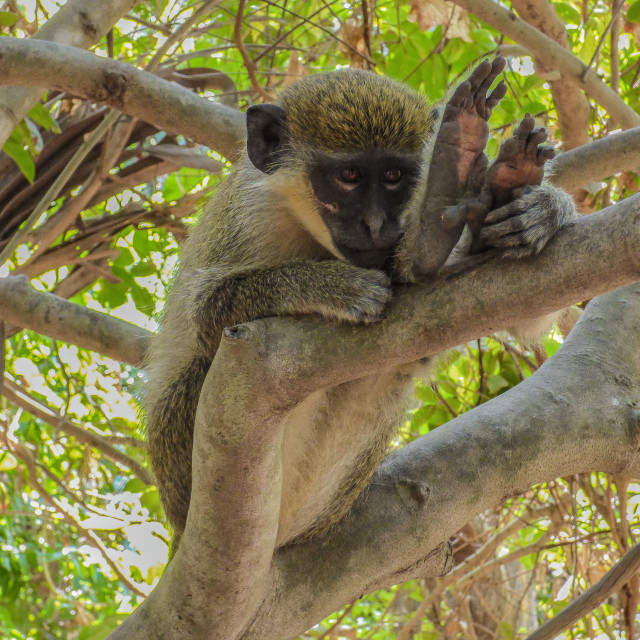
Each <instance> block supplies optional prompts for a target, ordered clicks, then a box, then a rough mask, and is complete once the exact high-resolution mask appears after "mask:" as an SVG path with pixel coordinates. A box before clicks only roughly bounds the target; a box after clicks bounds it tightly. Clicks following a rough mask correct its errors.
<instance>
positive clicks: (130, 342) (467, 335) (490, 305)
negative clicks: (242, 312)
mask: <svg viewBox="0 0 640 640" xmlns="http://www.w3.org/2000/svg"><path fill="white" fill-rule="evenodd" d="M571 153H574V152H571ZM576 153H577V151H576ZM639 229H640V195H636V196H632V197H631V198H628V199H627V200H624V201H623V202H620V203H618V204H617V205H614V206H612V207H609V208H608V209H605V210H603V211H601V212H599V213H596V214H593V215H591V216H588V217H585V218H582V219H580V220H579V221H578V222H577V223H576V224H575V225H573V226H572V227H569V228H567V229H565V230H564V231H563V232H562V233H561V234H560V235H559V237H558V239H557V240H556V241H555V242H554V243H552V245H550V246H549V247H548V248H547V249H546V250H545V251H544V252H543V253H542V255H540V256H538V257H537V258H534V259H532V260H529V261H526V262H523V263H513V262H508V261H504V262H502V261H491V262H488V263H485V264H483V265H482V266H480V267H478V268H477V269H476V270H475V271H474V272H473V273H466V274H464V275H462V276H460V277H458V278H456V279H454V280H451V281H450V282H446V283H443V282H438V283H436V284H433V285H430V286H426V287H423V288H420V289H418V288H415V287H410V288H405V289H402V290H400V291H399V292H398V296H397V297H398V299H397V301H396V303H395V305H394V308H393V310H392V312H391V315H390V316H389V318H388V320H387V321H386V322H384V323H381V324H379V325H374V326H371V327H367V328H366V330H363V331H362V332H361V334H360V335H359V336H357V338H356V339H355V340H354V337H353V335H352V331H353V329H352V328H351V327H347V326H345V325H340V324H327V323H326V322H318V321H317V320H314V319H312V318H304V319H295V320H294V319H291V320H284V319H283V320H281V322H288V323H289V325H290V328H289V331H290V334H289V335H291V336H292V338H291V339H292V340H294V341H295V340H299V339H303V336H308V338H309V339H313V340H316V341H317V340H319V343H318V344H320V345H321V346H319V347H318V348H317V349H316V352H315V355H314V358H317V359H318V362H323V363H324V364H325V366H324V367H323V368H324V369H325V372H324V374H323V375H326V376H328V378H327V380H319V381H317V382H313V381H310V384H309V389H313V388H314V387H317V388H322V387H326V386H332V385H335V384H338V383H340V382H343V381H345V380H348V379H350V378H355V377H359V376H362V375H365V374H366V373H370V372H372V371H376V370H378V369H379V367H380V363H379V358H380V357H384V354H385V353H388V354H389V358H390V359H389V362H388V366H395V365H398V364H401V363H403V362H410V361H413V360H416V359H418V358H420V357H422V356H423V355H426V354H425V353H423V349H424V345H425V344H426V345H428V346H429V348H430V349H431V351H430V353H437V352H440V351H443V350H444V349H449V348H451V347H453V346H455V345H456V344H460V343H461V342H464V341H466V340H469V339H471V338H474V337H477V336H478V335H487V334H489V333H492V332H495V331H498V330H500V329H504V328H505V327H508V326H512V325H514V324H516V323H517V322H518V321H520V320H522V319H524V318H526V317H531V316H532V315H533V314H536V313H538V314H541V313H548V312H551V311H554V310H556V309H559V308H562V307H564V306H567V305H569V304H573V303H574V302H576V301H579V300H585V299H590V298H593V297H595V296H596V295H599V294H601V293H603V292H604V291H607V290H610V289H614V288H616V287H620V286H624V285H625V284H629V283H630V282H634V281H635V280H636V279H638V278H640V233H639ZM498 283H499V284H500V287H497V286H496V285H497V284H498ZM512 301H513V303H512ZM482 315H486V316H487V317H485V318H482V317H481V316H482ZM0 320H4V321H6V322H9V323H11V324H14V325H16V326H20V327H26V328H27V329H31V330H33V331H36V332H38V333H42V334H44V335H48V336H51V337H54V338H57V339H60V340H64V341H65V342H69V343H71V344H77V345H78V346H81V347H84V348H87V349H92V350H94V351H97V352H99V353H103V354H105V355H107V356H109V357H112V358H114V359H116V360H120V361H121V362H127V363H129V364H133V365H135V366H140V364H141V362H142V360H143V358H144V353H145V350H146V347H147V344H148V340H149V339H150V335H151V334H150V333H149V332H148V331H146V330H145V329H141V328H140V327H136V326H134V325H131V324H129V323H128V322H124V321H122V320H119V319H116V318H111V317H109V316H108V315H106V314H103V313H100V312H97V311H94V310H92V309H87V308H86V307H81V306H79V305H75V304H73V303H71V302H69V301H67V300H64V299H62V298H59V297H58V296H55V295H52V294H49V293H43V292H41V291H36V290H35V289H33V288H32V287H31V285H30V284H29V282H28V280H27V279H26V278H24V277H17V276H12V277H8V278H3V279H0ZM323 336H326V338H323ZM420 336H423V338H420ZM424 336H427V337H424ZM389 338H391V340H389ZM420 340H422V342H421V341H420ZM366 343H369V344H371V345H373V344H376V345H378V346H376V347H372V348H371V350H370V353H369V355H368V356H367V357H366V359H365V360H362V354H360V353H359V349H361V347H362V344H366ZM327 344H329V345H333V346H332V347H331V348H329V349H327V347H326V345H327ZM343 348H347V349H349V348H350V349H352V353H353V356H354V357H358V358H359V360H358V362H359V364H358V365H356V364H353V363H352V364H349V363H348V361H349V358H346V357H345V358H343V352H342V349H343ZM380 348H381V349H382V352H379V351H377V349H380ZM313 363H314V360H313V359H311V361H310V364H309V365H308V366H310V367H312V368H313V369H314V370H315V369H316V368H317V367H314V364H313ZM341 363H342V364H341ZM302 373H304V372H302ZM294 374H295V372H291V375H294ZM300 393H301V395H302V396H304V394H306V393H307V388H302V387H300Z"/></svg>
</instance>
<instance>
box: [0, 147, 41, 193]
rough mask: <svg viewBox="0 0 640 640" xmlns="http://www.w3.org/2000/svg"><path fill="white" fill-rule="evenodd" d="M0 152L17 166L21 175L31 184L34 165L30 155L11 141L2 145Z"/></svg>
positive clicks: (33, 175)
mask: <svg viewBox="0 0 640 640" xmlns="http://www.w3.org/2000/svg"><path fill="white" fill-rule="evenodd" d="M2 150H3V151H4V152H5V153H6V154H7V155H8V156H9V157H10V158H11V159H12V160H13V161H14V162H15V163H16V164H17V165H18V168H19V169H20V171H22V175H23V176H24V177H25V178H26V179H27V180H28V181H29V182H30V183H33V179H34V178H35V176H36V165H35V164H34V163H33V158H32V157H31V154H30V153H29V152H28V151H26V150H25V148H24V147H23V146H22V145H21V144H19V143H17V142H13V141H12V140H11V139H9V140H7V141H6V142H5V143H4V146H3V147H2Z"/></svg>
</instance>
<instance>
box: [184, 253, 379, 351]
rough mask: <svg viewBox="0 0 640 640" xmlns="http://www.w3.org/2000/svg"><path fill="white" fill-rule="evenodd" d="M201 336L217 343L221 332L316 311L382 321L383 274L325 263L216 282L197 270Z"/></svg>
mask: <svg viewBox="0 0 640 640" xmlns="http://www.w3.org/2000/svg"><path fill="white" fill-rule="evenodd" d="M190 286H191V287H193V297H194V301H195V304H194V313H193V319H194V320H195V323H196V326H197V330H198V332H199V338H200V339H201V340H204V342H205V343H211V341H214V342H217V340H218V339H219V333H220V331H221V329H222V328H224V327H228V326H233V325H235V324H238V323H241V322H248V321H250V320H255V319H257V318H264V317H268V316H280V315H292V314H296V315H297V314H306V313H318V314H320V315H323V316H325V317H327V318H333V319H338V320H344V321H346V322H353V323H369V322H375V321H377V320H380V319H382V317H383V315H384V307H385V305H386V304H387V302H388V301H389V300H390V299H391V289H390V288H389V287H390V279H389V277H388V276H387V275H385V274H384V273H382V272H381V271H376V270H373V269H363V268H361V267H356V266H354V265H351V264H348V263H345V262H338V261H336V260H325V261H319V262H311V261H298V262H289V263H285V264H280V265H277V266H274V267H270V268H265V269H256V270H250V271H246V272H243V273H239V274H236V275H232V276H230V277H227V278H226V279H224V280H222V281H220V277H219V274H218V273H216V270H211V271H210V270H208V269H200V270H198V271H197V274H195V275H194V278H193V280H192V281H191V285H190Z"/></svg>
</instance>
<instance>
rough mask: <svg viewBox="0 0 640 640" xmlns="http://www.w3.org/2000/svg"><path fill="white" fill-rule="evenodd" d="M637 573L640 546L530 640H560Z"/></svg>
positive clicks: (639, 566) (538, 630)
mask: <svg viewBox="0 0 640 640" xmlns="http://www.w3.org/2000/svg"><path fill="white" fill-rule="evenodd" d="M638 571H640V544H638V545H636V546H635V547H633V548H632V549H631V550H630V551H628V552H627V553H626V554H625V555H624V556H623V557H622V559H621V560H620V562H618V564H616V565H615V566H614V567H613V568H612V569H609V571H607V573H605V574H604V576H603V577H602V578H600V580H598V582H596V583H595V584H594V585H593V586H591V587H590V588H589V589H587V590H586V591H585V592H584V593H582V594H581V595H580V596H578V597H577V598H576V599H575V600H574V601H573V602H572V603H571V604H570V605H569V606H567V607H565V608H564V609H563V610H562V611H561V612H560V613H559V614H558V615H557V616H556V617H555V618H553V620H549V622H546V623H545V624H543V625H542V626H541V627H538V628H537V629H536V630H535V631H534V632H533V633H532V634H531V635H530V636H529V637H528V638H527V640H552V638H555V637H557V636H558V635H559V634H560V633H562V632H563V631H565V630H567V629H569V628H570V627H572V626H573V625H574V624H575V623H576V622H578V620H580V618H583V617H584V616H586V615H587V614H588V613H590V612H591V611H593V610H594V609H595V608H596V607H598V606H599V605H600V604H602V603H603V602H604V601H605V600H606V599H607V598H608V597H609V596H610V595H611V594H612V593H615V592H616V591H618V590H619V589H620V588H621V587H622V586H623V585H624V584H626V583H627V582H629V580H630V579H631V578H632V577H633V576H635V575H636V574H637V573H638Z"/></svg>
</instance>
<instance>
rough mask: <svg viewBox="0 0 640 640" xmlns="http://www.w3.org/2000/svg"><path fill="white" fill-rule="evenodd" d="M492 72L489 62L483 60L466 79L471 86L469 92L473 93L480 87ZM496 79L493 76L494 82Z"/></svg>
mask: <svg viewBox="0 0 640 640" xmlns="http://www.w3.org/2000/svg"><path fill="white" fill-rule="evenodd" d="M492 70H493V65H492V64H491V62H489V60H483V61H482V62H481V63H480V64H479V65H478V66H477V67H476V68H475V69H474V70H473V71H472V72H471V75H470V76H469V77H468V78H467V82H468V83H469V84H470V85H471V90H472V91H473V93H475V92H476V91H477V90H478V88H479V87H480V85H481V84H482V83H483V82H484V81H485V79H486V78H487V77H488V76H489V75H490V74H491V72H492ZM496 77H497V74H496V76H494V80H495V78H496ZM492 83H493V80H492V81H491V82H490V83H489V86H491V84H492Z"/></svg>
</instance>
